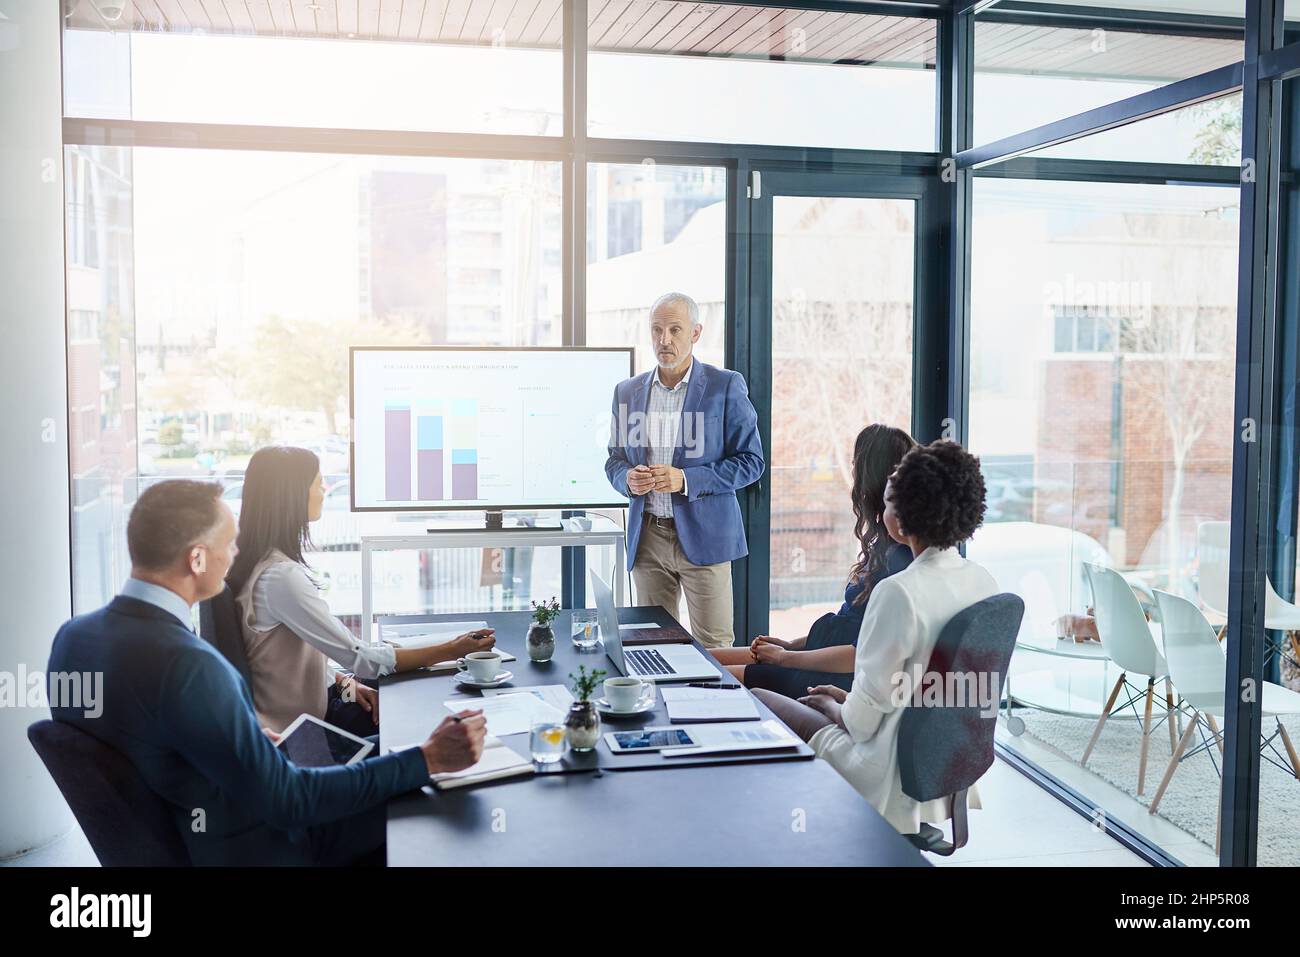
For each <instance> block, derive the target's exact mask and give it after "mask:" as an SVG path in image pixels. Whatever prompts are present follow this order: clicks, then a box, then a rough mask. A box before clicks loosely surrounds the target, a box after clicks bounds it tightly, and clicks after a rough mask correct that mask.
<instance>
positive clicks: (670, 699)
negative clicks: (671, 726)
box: [659, 688, 758, 721]
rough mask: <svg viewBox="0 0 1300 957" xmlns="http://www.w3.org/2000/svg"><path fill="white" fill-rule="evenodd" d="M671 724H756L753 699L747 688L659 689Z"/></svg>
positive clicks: (756, 710)
mask: <svg viewBox="0 0 1300 957" xmlns="http://www.w3.org/2000/svg"><path fill="white" fill-rule="evenodd" d="M659 693H660V694H662V695H663V697H664V705H665V706H666V707H667V708H668V720H669V721H744V720H747V719H748V720H757V719H758V709H757V708H756V707H754V699H753V698H751V697H750V695H749V692H748V691H746V690H745V689H744V688H736V689H734V690H732V689H728V688H660V689H659Z"/></svg>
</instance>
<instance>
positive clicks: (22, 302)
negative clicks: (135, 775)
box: [0, 0, 72, 859]
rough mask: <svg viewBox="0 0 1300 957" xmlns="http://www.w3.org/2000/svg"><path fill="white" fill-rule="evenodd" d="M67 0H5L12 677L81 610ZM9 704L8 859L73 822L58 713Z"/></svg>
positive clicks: (44, 651)
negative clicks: (54, 733) (34, 738)
mask: <svg viewBox="0 0 1300 957" xmlns="http://www.w3.org/2000/svg"><path fill="white" fill-rule="evenodd" d="M62 7H63V4H61V3H50V2H44V0H41V2H36V0H17V2H14V0H0V289H3V290H4V295H3V296H2V297H0V450H3V451H2V452H0V455H2V456H3V459H2V462H3V464H0V475H2V476H3V478H2V479H0V489H3V492H2V493H0V529H3V530H4V535H3V539H2V540H0V608H3V613H2V614H0V622H2V624H0V681H8V682H9V683H10V687H12V686H13V682H14V681H15V680H17V679H18V677H19V676H20V675H21V674H22V673H23V672H24V671H25V672H26V673H28V674H30V673H31V672H33V671H36V672H40V673H41V674H42V675H43V674H44V671H45V666H46V663H47V661H48V658H49V653H50V642H51V640H52V639H53V637H54V632H55V631H56V630H57V629H58V627H59V625H60V624H62V623H63V621H64V620H65V619H67V617H68V616H69V614H70V613H71V607H72V585H71V574H70V572H71V569H70V566H69V560H70V555H69V514H68V441H67V425H68V417H67V383H66V365H65V361H66V360H65V356H66V350H65V346H64V322H65V317H64V306H63V134H62V115H63V105H62V101H61V96H62V84H61V79H60V70H61V64H60V54H59V29H60V15H61V11H62ZM17 690H18V691H20V692H21V693H22V697H20V699H19V701H18V703H17V704H16V705H9V704H7V703H6V704H5V705H4V706H0V808H2V809H3V811H0V859H3V858H5V857H10V856H13V855H15V854H19V853H21V852H23V851H25V850H28V849H30V848H33V847H39V846H41V845H42V844H45V843H48V842H49V841H50V840H52V839H53V838H55V837H57V836H58V835H59V834H60V833H62V832H64V831H66V830H67V829H68V828H69V827H70V826H71V823H72V816H71V814H70V812H69V811H68V807H67V804H65V803H64V801H63V798H62V797H61V796H60V794H59V791H58V789H57V788H56V787H55V786H54V782H53V781H52V780H51V779H50V776H49V774H48V773H47V772H46V770H45V766H44V765H43V764H42V763H41V761H40V759H39V758H38V757H37V756H36V752H35V751H34V750H32V747H31V745H30V744H29V743H28V741H27V726H28V725H29V724H31V723H32V722H33V721H38V720H40V719H42V718H47V717H49V712H48V711H46V710H44V709H38V708H30V707H27V706H26V695H25V692H26V688H25V687H23V688H19V689H17Z"/></svg>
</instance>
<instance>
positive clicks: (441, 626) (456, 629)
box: [380, 621, 488, 648]
mask: <svg viewBox="0 0 1300 957" xmlns="http://www.w3.org/2000/svg"><path fill="white" fill-rule="evenodd" d="M487 626H488V623H487V622H486V621H426V622H419V623H416V624H411V625H385V626H384V627H383V629H382V633H381V636H380V637H382V638H384V639H385V640H386V641H388V642H389V643H390V644H393V645H396V646H397V647H398V648H428V647H429V646H430V645H437V644H441V643H442V642H444V641H450V640H451V639H453V638H455V637H457V636H458V635H463V634H465V632H467V631H478V630H479V629H480V628H486V627H487Z"/></svg>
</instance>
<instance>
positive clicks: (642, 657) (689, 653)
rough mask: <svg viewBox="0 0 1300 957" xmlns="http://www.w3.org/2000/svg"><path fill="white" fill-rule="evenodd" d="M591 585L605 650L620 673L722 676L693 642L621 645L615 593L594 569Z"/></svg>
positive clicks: (658, 677)
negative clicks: (634, 645)
mask: <svg viewBox="0 0 1300 957" xmlns="http://www.w3.org/2000/svg"><path fill="white" fill-rule="evenodd" d="M610 578H611V579H612V578H613V575H610ZM591 588H592V592H593V593H594V594H595V596H596V617H597V618H598V619H599V621H600V635H601V638H602V639H603V640H604V642H605V654H606V655H608V656H609V660H610V661H611V662H613V664H614V667H615V668H617V669H618V673H619V674H621V675H629V676H633V677H637V678H644V679H645V680H646V681H717V680H718V679H719V678H721V677H722V675H721V674H720V673H719V671H718V666H717V665H715V664H714V663H713V662H712V661H711V660H710V659H708V658H706V657H705V656H704V655H702V654H700V652H699V650H698V649H696V647H695V646H694V645H683V644H667V645H638V646H637V647H635V648H624V647H623V639H622V636H621V635H620V634H619V630H618V609H617V608H615V607H614V593H613V591H611V590H610V587H609V585H607V584H606V583H605V581H604V580H603V579H602V578H601V577H600V576H599V575H597V574H596V572H595V571H594V570H593V571H592V573H591Z"/></svg>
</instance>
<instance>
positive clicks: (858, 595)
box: [713, 423, 916, 698]
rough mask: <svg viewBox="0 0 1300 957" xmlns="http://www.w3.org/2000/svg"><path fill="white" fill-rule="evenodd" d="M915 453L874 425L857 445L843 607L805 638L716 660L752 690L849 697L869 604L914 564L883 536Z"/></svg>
mask: <svg viewBox="0 0 1300 957" xmlns="http://www.w3.org/2000/svg"><path fill="white" fill-rule="evenodd" d="M915 446H916V442H915V440H914V439H913V438H912V437H911V436H910V435H908V434H907V433H906V432H904V431H903V430H902V429H897V428H894V427H893V426H889V425H882V424H880V423H874V424H872V425H868V426H867V427H866V428H865V429H863V430H862V431H861V432H859V433H858V437H857V440H856V441H855V442H854V443H853V492H852V498H853V516H854V524H853V534H854V537H855V538H857V540H858V545H859V552H858V560H857V561H856V562H855V563H854V565H853V568H852V569H851V570H850V571H849V578H848V583H847V584H846V585H845V587H844V604H843V605H841V606H840V610H839V611H837V612H833V613H829V612H828V613H827V614H825V615H823V616H822V617H821V618H819V619H817V621H815V622H814V623H813V626H812V628H810V629H809V631H808V634H807V635H805V636H804V637H803V638H794V639H784V638H774V637H772V636H771V635H759V636H758V637H757V638H755V639H754V640H753V641H752V642H751V643H750V645H749V647H748V648H723V649H720V650H717V651H714V652H713V654H714V656H715V657H716V658H717V659H718V660H719V661H721V662H722V664H724V665H726V666H727V670H728V671H730V672H731V673H732V674H733V675H735V676H736V677H737V678H739V679H740V680H741V681H742V682H744V684H745V685H746V686H747V687H750V688H767V689H768V690H770V691H775V692H778V693H779V694H784V695H788V696H789V697H792V698H796V697H799V696H801V695H804V694H807V690H808V688H809V687H810V686H813V685H823V684H830V685H836V686H838V687H842V688H845V689H847V688H848V687H849V686H850V685H851V684H852V683H853V659H854V655H855V653H856V650H855V648H856V645H857V641H858V632H859V630H860V629H861V627H862V616H863V615H864V614H865V613H866V608H867V601H868V599H870V598H871V592H872V590H873V589H874V588H875V587H876V585H878V584H879V583H880V582H881V581H883V580H884V579H886V578H888V577H889V576H890V575H893V574H894V573H895V572H899V571H902V570H903V569H904V568H906V567H907V565H908V563H909V562H910V561H911V558H912V555H911V552H909V551H908V549H907V548H906V547H905V546H903V545H900V544H898V543H897V542H895V541H893V540H891V539H890V537H889V533H888V532H887V531H886V530H885V525H884V512H885V484H886V483H887V482H888V481H889V476H890V473H891V472H893V471H894V469H895V468H897V467H898V463H899V462H901V461H902V459H903V456H904V455H906V454H907V453H908V452H909V451H911V449H913V448H914V447H915Z"/></svg>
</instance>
